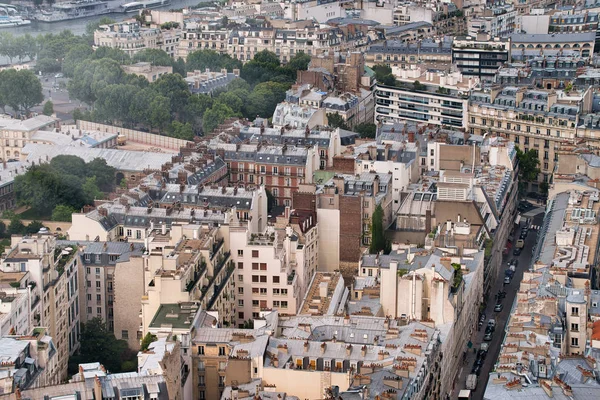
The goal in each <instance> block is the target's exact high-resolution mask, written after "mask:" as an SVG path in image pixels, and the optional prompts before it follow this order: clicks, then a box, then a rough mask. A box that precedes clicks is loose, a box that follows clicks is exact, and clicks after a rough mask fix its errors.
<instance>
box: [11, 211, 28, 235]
mask: <svg viewBox="0 0 600 400" xmlns="http://www.w3.org/2000/svg"><path fill="white" fill-rule="evenodd" d="M24 232H25V225H23V222H22V221H21V217H19V216H18V215H15V216H13V217H12V218H11V219H10V224H8V234H9V235H22V234H23V233H24Z"/></svg>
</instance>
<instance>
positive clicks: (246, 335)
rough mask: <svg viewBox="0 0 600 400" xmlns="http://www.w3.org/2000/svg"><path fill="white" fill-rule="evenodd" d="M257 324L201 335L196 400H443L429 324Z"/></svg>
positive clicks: (272, 319) (358, 319)
mask: <svg viewBox="0 0 600 400" xmlns="http://www.w3.org/2000/svg"><path fill="white" fill-rule="evenodd" d="M255 322H256V323H255V326H254V329H245V330H233V329H226V330H221V332H218V330H215V329H212V330H211V329H210V328H204V329H199V330H198V331H197V335H196V339H195V340H194V344H195V345H197V347H196V348H197V353H198V355H197V356H195V358H197V359H198V361H197V365H199V366H201V367H203V369H202V370H199V371H198V378H197V379H198V381H200V382H204V383H203V386H201V387H200V390H203V391H204V394H202V393H199V397H198V398H202V396H203V395H204V396H205V398H209V397H208V396H209V394H211V393H214V394H215V396H216V395H217V393H220V392H223V394H222V397H226V398H233V397H235V396H238V397H252V396H264V397H267V396H273V395H275V396H278V397H279V396H280V397H281V398H289V397H291V396H296V397H299V398H310V399H313V398H320V397H323V396H324V394H325V396H327V395H333V396H335V397H338V396H339V397H346V396H357V395H359V396H362V398H365V399H375V398H378V397H384V396H389V395H390V394H394V395H395V396H407V397H411V398H424V397H425V396H426V395H427V396H429V398H441V396H440V392H439V377H440V375H439V374H440V368H439V361H440V354H441V352H440V347H441V346H440V345H439V338H440V336H439V331H438V330H436V329H434V328H431V327H429V326H427V325H422V324H420V323H417V322H413V323H410V324H408V325H402V324H400V323H398V322H397V321H395V320H393V319H392V320H390V319H386V318H376V317H364V316H347V317H342V316H341V315H335V316H299V317H289V318H280V317H278V315H277V313H275V312H273V313H270V314H267V315H265V317H264V318H263V319H260V320H258V321H255ZM269 332H273V333H274V334H273V335H270V334H269ZM275 332H276V333H275ZM386 332H387V335H386ZM298 335H300V336H298ZM317 338H319V340H316V339H317ZM426 349H427V350H426ZM207 351H210V355H208V354H207ZM221 363H222V364H221ZM219 365H221V367H219ZM194 371H196V369H195V368H194ZM382 371H383V372H384V373H381V372H382ZM209 377H210V379H209ZM202 379H203V380H202ZM220 379H222V380H223V384H221V385H219V383H220V382H219V380H220ZM384 382H385V383H384ZM349 388H350V389H349ZM209 390H210V391H211V392H209Z"/></svg>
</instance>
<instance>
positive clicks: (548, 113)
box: [468, 86, 592, 187]
mask: <svg viewBox="0 0 600 400" xmlns="http://www.w3.org/2000/svg"><path fill="white" fill-rule="evenodd" d="M591 98H592V94H591V92H590V91H589V90H586V91H584V92H571V93H570V94H569V95H566V94H565V93H564V92H562V91H555V90H540V89H528V88H525V87H520V88H519V87H514V86H506V87H502V88H501V87H492V88H491V89H486V90H483V91H482V90H478V91H474V92H472V93H471V96H470V99H469V113H468V114H469V117H468V127H469V131H470V132H471V133H472V134H478V135H483V134H490V133H491V134H496V135H501V136H503V137H504V138H506V139H509V140H512V141H513V142H514V143H515V145H516V146H517V147H519V148H520V149H521V150H523V151H530V150H531V151H536V152H537V154H538V158H539V159H540V170H541V172H540V176H539V181H540V182H548V181H549V178H550V174H551V173H552V171H553V170H554V167H555V163H556V162H557V160H558V153H557V150H558V149H559V147H560V145H561V144H562V143H565V142H568V141H573V140H575V137H576V136H577V134H576V132H577V126H578V124H579V115H580V113H585V112H586V110H589V109H590V108H591V105H590V101H591ZM536 186H537V185H535V183H534V184H533V187H536Z"/></svg>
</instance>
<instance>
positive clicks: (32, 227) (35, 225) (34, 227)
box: [24, 221, 44, 235]
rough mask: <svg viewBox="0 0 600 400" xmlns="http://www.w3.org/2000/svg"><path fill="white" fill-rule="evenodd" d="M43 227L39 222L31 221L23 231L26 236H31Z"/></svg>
mask: <svg viewBox="0 0 600 400" xmlns="http://www.w3.org/2000/svg"><path fill="white" fill-rule="evenodd" d="M43 227H44V225H43V224H42V223H41V222H40V221H31V222H30V223H29V225H27V226H26V227H25V230H24V231H25V233H26V234H27V235H33V234H35V233H38V232H39V231H40V229H42V228H43Z"/></svg>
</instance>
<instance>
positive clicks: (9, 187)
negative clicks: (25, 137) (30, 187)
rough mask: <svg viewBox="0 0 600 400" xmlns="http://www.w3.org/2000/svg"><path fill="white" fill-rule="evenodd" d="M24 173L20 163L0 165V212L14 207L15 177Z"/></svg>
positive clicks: (15, 202) (15, 201)
mask: <svg viewBox="0 0 600 400" xmlns="http://www.w3.org/2000/svg"><path fill="white" fill-rule="evenodd" d="M25 172H26V171H25V168H24V165H23V164H21V163H20V162H11V163H5V162H3V163H2V164H0V212H4V211H5V210H11V209H13V208H15V207H16V205H17V199H16V197H15V177H16V176H18V175H20V174H24V173H25Z"/></svg>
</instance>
